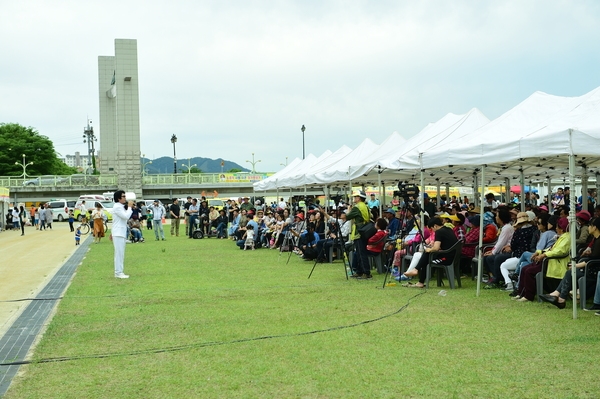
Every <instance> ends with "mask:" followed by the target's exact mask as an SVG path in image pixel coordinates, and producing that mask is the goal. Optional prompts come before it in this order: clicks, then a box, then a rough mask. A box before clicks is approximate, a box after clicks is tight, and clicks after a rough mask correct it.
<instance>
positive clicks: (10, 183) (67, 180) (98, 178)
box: [0, 175, 118, 188]
mask: <svg viewBox="0 0 600 399" xmlns="http://www.w3.org/2000/svg"><path fill="white" fill-rule="evenodd" d="M117 182H118V177H117V175H70V176H59V175H57V176H50V175H48V176H29V177H26V178H22V177H10V176H8V177H6V176H4V177H0V187H7V188H10V187H32V188H33V187H75V186H110V185H116V184H117Z"/></svg>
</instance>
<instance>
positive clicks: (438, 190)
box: [435, 179, 442, 209]
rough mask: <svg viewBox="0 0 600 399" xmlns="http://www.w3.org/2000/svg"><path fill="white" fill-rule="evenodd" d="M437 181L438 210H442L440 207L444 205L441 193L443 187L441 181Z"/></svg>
mask: <svg viewBox="0 0 600 399" xmlns="http://www.w3.org/2000/svg"><path fill="white" fill-rule="evenodd" d="M435 180H437V197H436V198H437V209H440V206H441V205H442V192H441V190H440V189H441V187H440V179H435Z"/></svg>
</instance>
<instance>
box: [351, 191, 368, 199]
mask: <svg viewBox="0 0 600 399" xmlns="http://www.w3.org/2000/svg"><path fill="white" fill-rule="evenodd" d="M352 196H353V197H360V198H367V194H365V192H364V191H362V190H355V191H354V193H352Z"/></svg>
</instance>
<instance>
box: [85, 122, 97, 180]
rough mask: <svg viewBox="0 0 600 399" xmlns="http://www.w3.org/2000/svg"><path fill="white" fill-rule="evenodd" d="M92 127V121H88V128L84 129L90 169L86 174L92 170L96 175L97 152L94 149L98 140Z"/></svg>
mask: <svg viewBox="0 0 600 399" xmlns="http://www.w3.org/2000/svg"><path fill="white" fill-rule="evenodd" d="M91 125H92V121H91V120H89V119H88V122H87V126H86V127H85V128H84V129H83V142H84V143H87V145H88V168H87V169H86V174H88V173H89V171H90V169H92V174H95V173H96V161H95V160H94V154H95V152H96V150H95V149H94V142H96V141H98V139H97V138H96V136H95V135H94V128H93V127H92V126H91Z"/></svg>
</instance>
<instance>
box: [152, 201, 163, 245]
mask: <svg viewBox="0 0 600 399" xmlns="http://www.w3.org/2000/svg"><path fill="white" fill-rule="evenodd" d="M149 208H150V209H152V228H153V229H154V236H155V237H156V241H158V240H159V239H161V240H163V241H165V231H164V230H163V224H162V218H164V217H165V213H166V212H165V208H164V207H163V206H162V205H161V204H160V202H158V200H154V203H153V204H152V205H150V206H149Z"/></svg>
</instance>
